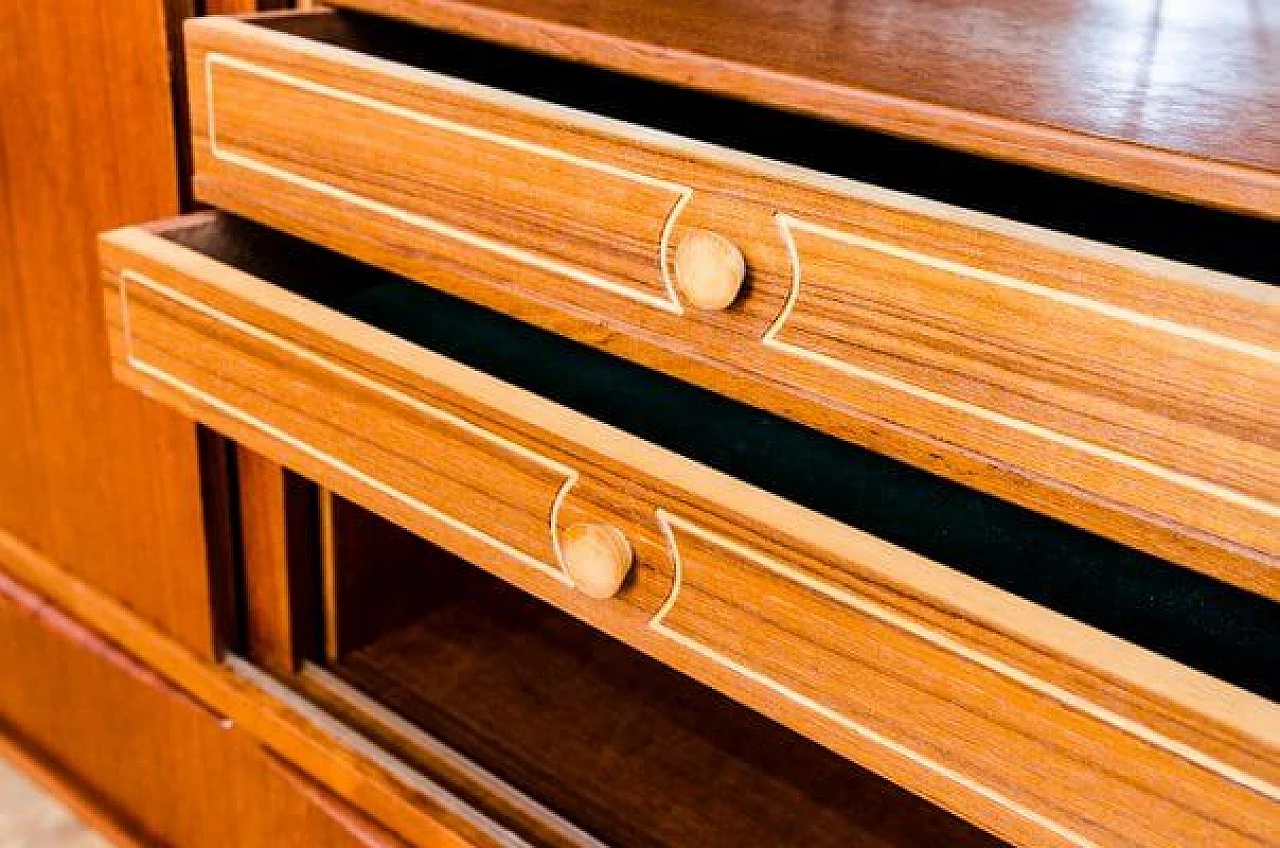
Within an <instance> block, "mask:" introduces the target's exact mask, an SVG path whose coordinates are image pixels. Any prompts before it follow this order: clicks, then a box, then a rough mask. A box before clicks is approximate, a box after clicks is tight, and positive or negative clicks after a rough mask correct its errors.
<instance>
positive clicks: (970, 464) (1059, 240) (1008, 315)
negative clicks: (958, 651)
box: [188, 19, 1280, 598]
mask: <svg viewBox="0 0 1280 848" xmlns="http://www.w3.org/2000/svg"><path fill="white" fill-rule="evenodd" d="M188 34H189V51H190V55H189V69H190V72H191V88H192V107H193V133H194V137H195V162H196V191H197V194H198V195H199V196H200V197H201V198H202V199H204V200H206V201H209V202H211V203H214V204H216V205H219V206H222V207H224V208H227V209H230V210H232V211H236V212H238V213H241V214H245V215H247V216H249V217H252V218H257V219H259V220H262V221H263V222H265V223H267V224H269V225H271V226H274V227H277V228H279V229H283V230H287V231H290V232H293V233H295V234H297V235H300V236H302V237H304V238H307V239H309V240H312V241H316V242H319V243H321V244H324V245H326V246H328V247H331V248H333V249H335V250H338V251H340V252H343V253H347V254H350V255H354V256H356V257H359V258H361V259H364V260H367V261H370V262H373V263H375V264H379V265H382V266H385V267H388V268H390V269H392V270H395V271H397V272H399V273H402V274H405V275H407V276H410V277H413V278H416V279H418V280H421V281H424V282H426V283H428V284H429V285H432V286H436V287H439V288H442V289H445V290H447V291H450V292H452V293H454V294H459V295H461V296H464V297H466V298H469V299H471V300H475V301H478V302H481V303H483V304H485V305H487V306H491V307H494V308H497V309H499V310H501V311H504V312H507V313H510V314H514V315H516V316H517V317H520V318H522V319H525V320H528V321H531V322H533V323H535V324H538V325H540V326H543V327H545V328H548V329H552V330H554V331H556V332H560V333H563V334H566V335H569V336H571V337H573V338H575V339H578V340H580V341H585V342H587V343H590V344H593V345H595V346H597V347H600V348H603V349H605V350H608V351H610V352H613V353H616V354H619V355H622V356H625V357H628V358H631V359H635V360H638V361H640V362H642V363H643V364H646V365H649V366H652V367H656V368H659V369H661V370H665V371H667V372H669V373H673V374H676V375H678V376H680V377H683V378H685V379H689V380H692V381H694V382H697V383H700V384H702V385H705V386H707V387H709V388H712V389H715V390H716V391H720V392H723V393H727V394H730V395H732V396H734V397H736V398H739V399H741V400H745V401H748V402H750V403H752V404H755V405H758V406H763V407H766V408H769V409H771V410H775V411H778V412H781V413H783V414H785V415H788V416H790V417H792V418H795V419H798V420H800V421H802V422H804V423H806V424H809V425H811V426H814V427H817V428H819V429H822V430H825V431H827V432H830V433H832V434H834V435H838V436H840V437H842V438H845V439H848V440H850V441H853V442H856V443H859V444H862V445H865V446H868V447H870V448H872V449H874V450H877V451H880V452H883V453H888V454H890V455H893V456H895V457H897V458H900V459H904V460H907V461H909V462H912V463H914V464H917V465H920V466H922V467H925V468H927V469H928V470H930V471H932V472H935V473H939V474H942V475H944V476H947V477H950V478H952V479H955V480H959V481H961V482H964V483H965V484H967V485H971V486H975V487H977V488H980V489H983V490H986V491H988V492H991V493H993V494H996V495H999V496H1001V497H1005V498H1008V499H1011V500H1015V501H1017V502H1019V503H1022V504H1024V505H1027V506H1030V507H1033V508H1035V509H1037V510H1039V511H1042V512H1045V513H1047V514H1050V515H1052V516H1054V517H1056V518H1059V519H1062V520H1065V521H1068V522H1071V523H1074V524H1078V525H1080V526H1084V527H1086V528H1088V529H1090V530H1093V531H1095V532H1097V533H1100V534H1102V535H1105V536H1109V537H1111V538H1114V539H1117V540H1119V541H1122V542H1125V543H1127V544H1130V545H1133V546H1135V547H1139V548H1141V549H1143V550H1147V551H1149V552H1152V553H1155V554H1157V555H1159V556H1162V557H1164V558H1167V559H1170V560H1173V561H1176V562H1179V563H1181V564H1184V565H1187V566H1189V567H1192V568H1196V569H1199V570H1201V571H1204V572H1206V573H1209V574H1211V575H1213V576H1215V577H1218V578H1220V579H1224V580H1227V581H1229V582H1232V583H1235V584H1237V585H1239V586H1243V587H1245V588H1248V589H1251V590H1253V591H1256V592H1259V593H1261V594H1264V595H1266V596H1268V597H1270V598H1280V431H1277V428H1276V427H1275V424H1274V421H1275V418H1276V413H1277V410H1280V367H1278V366H1280V295H1278V294H1277V290H1276V289H1275V288H1274V287H1270V286H1267V285H1264V284H1261V283H1256V282H1252V281H1248V280H1244V279H1240V278H1236V277H1229V276H1226V275H1223V274H1218V273H1213V272H1210V271H1206V270H1202V269H1197V268H1192V267H1188V266H1185V265H1178V264H1175V263H1171V262H1167V261H1163V260H1160V259H1156V258H1154V257H1150V256H1145V255H1141V254H1136V253H1132V252H1128V251H1124V250H1120V249H1117V248H1110V247H1106V246H1103V245H1099V244H1096V243H1092V242H1087V241H1084V240H1080V239H1076V238H1070V237H1066V236H1061V235H1058V234H1055V233H1050V232H1046V231H1043V230H1037V229H1033V228H1030V227H1025V226H1019V225H1016V224H1013V223H1010V222H1008V221H1003V220H999V219H995V218H991V217H988V216H983V215H979V214H976V213H969V212H964V211H962V210H957V209H952V208H948V207H944V206H941V205H939V204H934V203H929V202H925V201H921V200H918V199H915V198H910V197H907V196H904V195H898V194H894V193H891V192H887V191H883V190H879V189H875V188H872V187H869V186H865V185H861V184H857V183H853V182H850V181H847V180H841V179H836V178H833V177H828V176H824V175H822V174H818V173H814V172H811V171H806V170H803V169H800V168H793V167H787V166H782V165H778V164H776V163H770V162H766V161H764V160H760V159H757V158H754V157H751V156H747V155H745V154H741V153H735V152H733V151H730V150H726V149H723V148H718V147H713V146H711V145H706V144H700V143H696V142H692V141H688V140H685V139H680V138H676V137H673V136H669V135H664V134H661V133H657V132H653V131H649V130H645V129H642V128H639V127H634V126H629V125H626V124H623V123H620V122H618V121H613V120H606V119H603V118H599V117H594V116H591V115H586V114H584V113H581V112H576V111H573V110H569V109H566V108H563V107H558V106H554V105H551V104H547V103H542V102H538V101H533V100H530V99H527V98H522V97H517V96H515V95H511V94H507V93H504V92H501V91H497V90H493V89H488V88H484V87H481V86H478V85H473V84H470V83H466V82H463V81H459V80H457V79H453V78H449V77H444V76H441V75H438V74H432V73H428V72H425V71H419V70H414V69H412V68H407V67H405V66H402V65H396V64H394V63H390V62H386V61H382V60H378V59H373V58H370V57H368V56H365V55H362V54H359V53H355V52H352V51H348V50H344V49H341V48H339V47H335V46H331V45H327V44H324V43H320V42H316V41H310V40H307V39H304V38H300V37H297V36H293V35H289V34H286V33H280V32H275V31H270V30H267V29H266V28H264V27H258V26H254V25H253V24H250V23H246V22H242V21H231V20H224V19H209V20H201V21H197V22H194V23H193V24H192V25H191V26H189V27H188ZM695 228H706V229H711V230H714V231H716V232H718V233H720V234H722V235H724V236H726V237H727V238H729V239H731V240H732V241H733V242H735V243H736V244H737V245H738V246H739V247H740V248H741V249H742V251H743V253H744V254H745V256H746V260H747V267H748V269H749V278H748V284H747V290H746V293H745V294H744V295H743V296H742V297H740V299H739V302H738V303H737V304H736V305H734V306H733V307H731V308H730V309H728V310H725V311H723V312H702V311H699V310H696V309H693V308H691V307H689V306H687V305H686V304H684V303H682V302H681V299H680V297H679V295H678V294H677V292H676V290H675V289H674V288H673V286H672V285H671V277H672V271H671V268H670V265H671V253H673V249H672V245H674V244H676V243H678V241H679V239H680V238H681V236H682V235H683V234H685V233H687V232H688V231H690V230H691V229H695Z"/></svg>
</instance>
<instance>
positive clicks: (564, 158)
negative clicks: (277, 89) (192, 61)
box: [204, 51, 693, 315]
mask: <svg viewBox="0 0 1280 848" xmlns="http://www.w3.org/2000/svg"><path fill="white" fill-rule="evenodd" d="M215 65H223V66H225V67H229V68H233V69H235V70H237V71H240V72H241V73H247V74H252V75H257V76H260V77H263V78H265V79H269V80H271V81H273V82H277V83H280V84H281V85H286V86H290V87H293V88H296V89H298V90H300V91H305V92H308V93H310V94H316V95H320V96H322V97H330V98H332V99H334V100H340V101H345V102H348V103H353V104H356V105H358V106H363V107H365V108H368V109H372V110H374V111H377V112H383V113H385V114H388V115H394V116H396V117H399V118H404V119H405V120H409V121H412V122H414V123H418V124H422V125H424V126H429V127H432V128H434V129H439V130H444V131H446V132H452V133H457V134H458V135H463V136H467V137H470V138H475V139H479V140H482V141H486V142H489V143H493V144H498V145H502V146H505V147H509V148H512V149H513V150H519V151H522V152H525V153H531V154H534V155H537V156H542V157H546V158H548V159H555V160H558V161H561V162H567V163H570V164H572V165H575V166H578V167H581V168H585V169H587V170H592V171H597V172H599V173H604V174H608V175H609V176H613V177H618V178H620V179H624V180H629V181H631V182H635V183H639V184H641V185H647V186H650V187H652V188H658V189H662V190H665V191H669V192H671V193H672V195H673V202H672V207H671V210H670V212H669V213H668V215H667V218H666V221H665V222H664V224H663V228H662V235H661V237H660V242H659V248H658V256H657V257H655V262H656V266H657V269H658V274H659V276H660V278H661V279H662V285H663V288H664V290H665V291H666V297H658V296H656V295H653V294H651V293H649V292H646V291H641V290H639V289H636V288H634V287H632V286H629V285H627V284H626V283H622V282H618V281H616V280H610V279H606V278H604V277H601V276H599V275H598V274H594V273H592V272H590V271H587V270H584V269H582V268H578V267H575V266H573V265H568V264H566V263H564V262H560V261H557V260H555V259H552V258H550V257H547V256H543V255H542V254H540V253H535V252H533V251H530V250H525V249H523V248H520V247H517V246H515V245H512V244H508V243H506V242H502V241H498V240H496V239H492V238H489V237H488V236H485V235H482V234H480V233H477V232H474V231H472V230H468V229H465V228H463V227H458V226H454V225H453V224H448V223H446V222H444V221H440V220H438V219H436V218H431V217H429V216H427V215H422V214H419V213H416V212H410V211H408V210H406V209H401V208H400V207H398V206H392V205H390V204H387V203H383V202H381V201H379V200H374V199H372V198H369V197H365V196H364V195H361V194H357V193H355V192H352V191H349V190H347V189H344V188H341V187H339V186H335V185H331V184H330V183H326V182H324V181H322V180H317V179H314V178H312V177H307V176H303V175H302V174H296V173H294V172H292V171H289V170H287V169H285V168H281V167H278V166H276V165H271V164H269V163H266V162H262V161H260V160H258V159H255V158H253V157H252V156H249V155H247V154H245V153H243V152H239V151H235V150H231V149H229V148H228V147H226V146H225V145H223V144H221V143H219V141H218V133H217V122H216V117H215V114H216V111H217V110H216V104H217V96H216V94H215V92H216V88H215V87H214V73H213V68H214V66H215ZM204 73H205V90H206V91H207V92H208V95H207V112H208V115H207V121H208V136H209V150H210V153H211V154H212V155H213V158H215V159H219V160H221V161H224V162H229V163H231V164H233V165H237V166H239V167H242V168H247V169H249V170H251V171H257V172H258V173H261V174H265V175H267V176H269V177H272V178H275V179H278V180H283V181H285V182H289V183H293V184H294V185H297V186H300V187H302V188H305V189H307V190H309V191H314V192H318V193H320V194H324V195H328V196H330V197H333V198H336V199H338V200H340V201H342V202H344V203H349V204H351V205H353V206H359V207H362V208H364V209H368V210H369V211H371V212H376V213H378V214H379V215H385V216H387V217H390V218H395V219H396V220H398V221H402V222H404V223H406V224H409V225H410V226H413V227H417V228H418V229H422V230H426V231H428V232H431V233H434V234H436V235H439V236H443V237H445V238H449V239H453V240H455V241H459V242H462V243H463V244H466V245H468V246H470V247H474V248H477V249H479V250H484V251H486V252H489V253H494V254H497V255H499V256H502V257H504V258H506V259H510V260H513V261H516V262H522V263H524V264H527V265H530V266H533V267H535V268H538V269H540V270H543V271H548V272H550V273H553V274H559V275H560V276H563V277H566V278H568V279H571V280H573V281H575V282H578V283H583V284H585V285H588V286H591V287H593V288H597V289H601V290H602V291H607V292H609V293H611V294H615V295H618V296H620V297H625V298H628V299H630V300H633V301H636V302H637V303H641V304H644V305H646V306H650V307H653V308H655V309H660V310H662V311H663V312H669V313H672V314H674V315H683V314H684V306H683V304H681V302H680V298H679V295H678V294H677V293H676V288H675V282H674V281H673V280H672V279H671V271H670V269H669V268H668V267H667V260H666V257H667V255H668V251H669V247H670V242H671V233H672V230H673V229H674V228H675V221H676V219H677V218H678V217H679V215H680V213H681V211H683V209H684V207H685V206H686V205H687V204H688V202H689V200H690V199H691V198H692V197H693V189H692V188H691V187H689V186H685V185H681V184H679V183H673V182H669V181H667V180H662V179H658V178H656V177H652V176H649V175H647V174H641V173H637V172H635V171H628V170H625V169H623V168H619V167H616V166H614V165H610V164H608V163H607V162H598V161H595V160H592V159H585V158H583V157H581V156H575V155H574V154H572V153H567V152H565V151H563V150H558V149H556V148H553V147H547V146H545V145H541V144H535V143H533V142H530V141H525V140H522V139H517V138H511V137H509V136H504V135H499V134H498V133H494V132H490V131H488V130H484V129H480V128H479V127H473V126H467V125H465V124H460V123H457V122H456V121H450V120H447V119H445V118H440V117H437V116H435V115H429V114H427V113H425V112H420V111H418V110H416V109H409V108H406V107H404V106H398V105H396V104H394V103H387V102H384V101H381V100H377V99H374V98H372V97H367V96H365V95H363V94H357V93H355V92H351V91H344V90H342V89H339V88H334V87H333V86H329V85H324V84H323V83H318V82H315V81H313V80H308V79H303V78H301V77H296V76H294V75H292V74H287V73H284V72H282V71H278V70H275V69H273V68H265V67H263V66H261V65H258V64H255V63H253V62H249V61H245V60H244V59H240V58H237V57H234V56H228V55H225V54H223V53H217V52H212V51H211V52H209V53H207V54H205V64H204Z"/></svg>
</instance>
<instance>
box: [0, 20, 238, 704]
mask: <svg viewBox="0 0 1280 848" xmlns="http://www.w3.org/2000/svg"><path fill="white" fill-rule="evenodd" d="M183 5H184V4H183V3H182V2H169V3H161V2H157V0H121V2H118V3H113V4H112V6H111V9H110V11H107V10H106V8H105V7H103V8H101V9H92V8H91V7H86V5H85V3H83V2H81V0H46V1H45V2H40V3H22V2H17V0H14V2H8V0H6V2H4V3H3V10H2V11H0V19H3V23H2V24H0V104H3V105H0V529H4V530H6V531H8V532H10V533H13V534H14V535H16V536H18V537H20V538H22V539H23V540H24V541H26V542H27V543H28V544H30V545H32V546H33V547H35V548H38V549H39V550H41V551H43V552H44V553H45V554H46V555H48V556H50V557H51V558H53V559H55V560H57V561H58V562H60V563H62V564H63V565H64V566H65V567H66V568H68V569H69V570H71V571H73V572H74V573H76V574H78V575H79V576H81V577H83V578H84V579H85V580H87V581H89V582H90V583H92V584H94V585H96V586H98V587H100V588H102V589H103V590H104V591H106V592H109V593H111V594H112V595H113V596H115V597H117V598H120V599H121V600H122V601H124V602H125V603H127V604H129V606H130V607H131V608H133V609H136V610H138V611H139V612H140V613H141V614H142V615H144V616H145V617H146V618H147V619H148V620H150V621H152V622H154V623H156V624H158V625H159V626H160V627H162V628H163V629H164V630H165V631H166V632H168V633H171V634H173V635H174V636H176V637H177V638H179V639H181V640H182V641H183V642H184V643H186V644H187V645H189V646H191V647H192V648H193V649H195V650H198V651H200V652H202V653H204V654H205V655H206V656H213V654H214V653H215V651H216V646H215V643H216V641H217V640H216V636H215V622H214V621H213V620H212V619H213V614H212V612H211V608H212V598H211V594H210V588H209V587H210V582H211V580H210V574H209V568H210V566H209V563H208V557H207V551H206V545H205V530H204V524H203V515H202V507H201V498H200V495H201V493H200V474H199V470H200V469H199V456H198V449H197V437H196V430H195V427H194V426H192V424H191V422H190V421H187V420H184V419H183V418H182V417H181V416H178V415H175V414H173V413H172V412H171V411H169V410H167V409H164V408H162V407H159V406H157V405H156V404H153V403H149V402H147V401H146V400H144V399H142V398H139V397H138V396H137V395H136V394H134V393H131V392H128V391H123V390H122V389H121V387H120V386H119V385H118V384H116V383H115V382H114V381H113V380H112V379H111V373H110V367H109V365H108V361H107V350H106V347H105V346H104V345H103V343H102V333H103V327H104V324H103V318H102V308H101V299H100V298H99V297H97V296H96V294H93V293H94V292H96V291H97V289H98V286H99V282H98V277H97V261H96V259H95V255H94V246H95V242H94V238H95V236H96V234H97V233H98V232H99V231H101V230H103V229H106V228H108V227H116V226H120V225H121V224H123V223H126V222H130V221H139V220H147V219H150V218H156V217H159V216H162V215H171V214H174V213H175V212H177V210H178V169H177V167H176V166H175V164H174V155H175V147H174V134H175V133H174V126H173V104H172V102H171V99H170V87H169V49H168V48H169V45H168V44H167V43H166V39H165V16H166V7H170V10H171V12H172V13H173V14H175V15H176V14H180V13H181V12H182V11H183V8H182V7H183ZM5 686H6V684H5V683H4V682H2V681H0V688H4V687H5Z"/></svg>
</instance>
